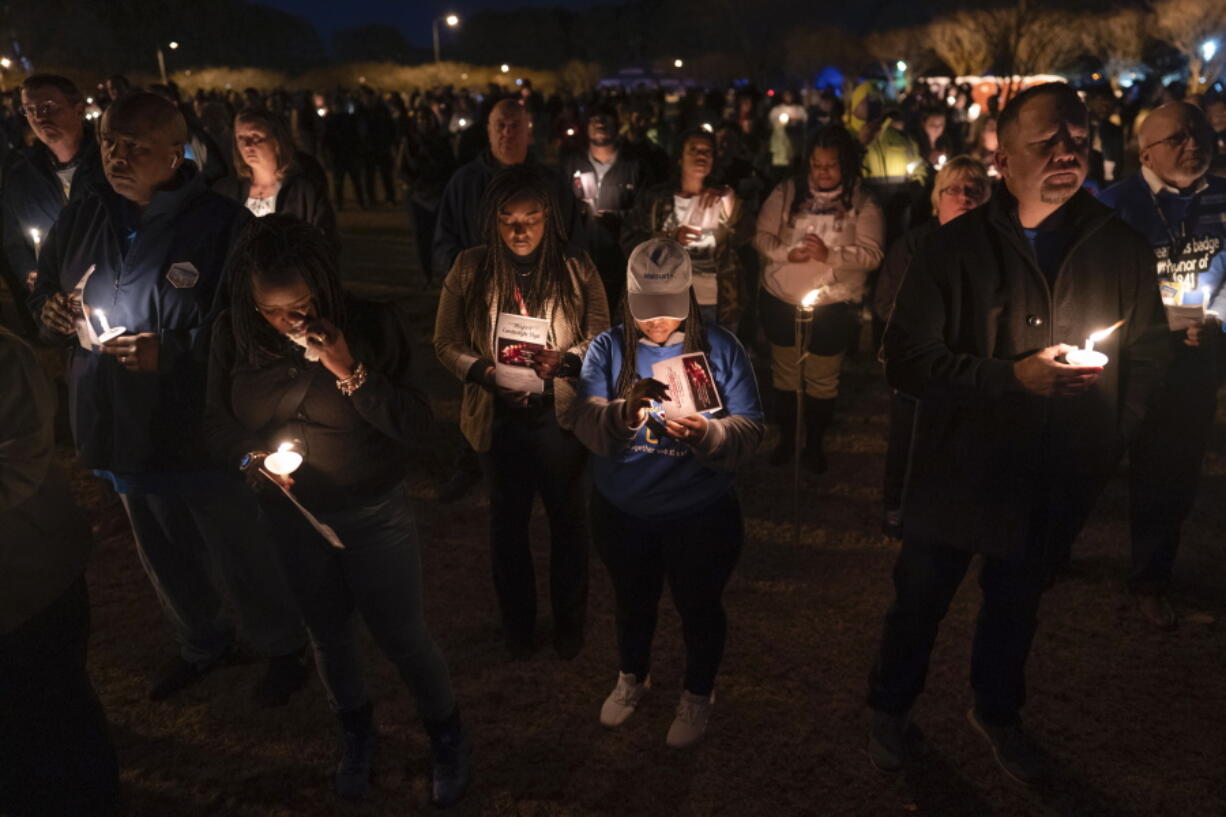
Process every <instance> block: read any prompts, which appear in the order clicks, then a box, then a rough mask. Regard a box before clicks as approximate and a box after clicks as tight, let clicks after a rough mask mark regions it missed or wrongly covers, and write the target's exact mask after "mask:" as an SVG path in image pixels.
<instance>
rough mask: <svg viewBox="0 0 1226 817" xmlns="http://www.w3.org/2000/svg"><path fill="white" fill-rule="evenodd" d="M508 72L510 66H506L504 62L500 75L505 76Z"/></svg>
mask: <svg viewBox="0 0 1226 817" xmlns="http://www.w3.org/2000/svg"><path fill="white" fill-rule="evenodd" d="M510 70H511V66H509V65H507V64H506V63H505V62H504V63H503V64H502V73H504V74H505V73H507V72H508V71H510Z"/></svg>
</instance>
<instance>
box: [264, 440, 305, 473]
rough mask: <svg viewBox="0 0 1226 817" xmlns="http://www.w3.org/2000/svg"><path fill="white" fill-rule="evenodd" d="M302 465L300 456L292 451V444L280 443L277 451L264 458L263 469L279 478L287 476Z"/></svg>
mask: <svg viewBox="0 0 1226 817" xmlns="http://www.w3.org/2000/svg"><path fill="white" fill-rule="evenodd" d="M300 465H302V455H301V454H299V453H298V452H297V451H295V450H294V444H293V443H281V445H280V446H278V447H277V450H276V451H274V452H273V453H271V454H269V455H268V456H267V457H265V458H264V468H265V469H267V470H268V471H269V472H270V473H273V474H276V475H277V476H279V477H284V476H288V475H289V474H292V473H294V472H295V471H297V470H298V466H300Z"/></svg>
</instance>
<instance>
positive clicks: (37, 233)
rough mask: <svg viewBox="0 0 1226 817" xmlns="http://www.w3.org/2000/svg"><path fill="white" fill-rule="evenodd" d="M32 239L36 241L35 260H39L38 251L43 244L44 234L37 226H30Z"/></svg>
mask: <svg viewBox="0 0 1226 817" xmlns="http://www.w3.org/2000/svg"><path fill="white" fill-rule="evenodd" d="M30 240H31V241H33V242H34V260H36V261H37V260H38V251H39V250H40V249H41V248H42V246H43V234H42V231H41V230H39V229H38V228H37V227H31V228H30Z"/></svg>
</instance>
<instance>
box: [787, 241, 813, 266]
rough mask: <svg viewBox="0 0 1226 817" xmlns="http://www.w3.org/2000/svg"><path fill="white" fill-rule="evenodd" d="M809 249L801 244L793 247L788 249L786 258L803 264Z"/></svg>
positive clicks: (794, 262)
mask: <svg viewBox="0 0 1226 817" xmlns="http://www.w3.org/2000/svg"><path fill="white" fill-rule="evenodd" d="M810 257H811V256H810V255H809V250H808V249H807V248H806V247H805V246H804V245H803V244H802V245H801V246H799V247H793V248H792V249H791V250H789V251H788V260H789V261H791V262H792V263H793V264H803V263H805V262H806V261H808V260H809V258H810Z"/></svg>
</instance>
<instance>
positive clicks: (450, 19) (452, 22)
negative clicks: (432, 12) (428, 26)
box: [434, 14, 460, 62]
mask: <svg viewBox="0 0 1226 817" xmlns="http://www.w3.org/2000/svg"><path fill="white" fill-rule="evenodd" d="M439 23H446V24H447V27H448V28H455V27H456V26H458V25H459V24H460V18H459V17H458V16H456V15H455V14H448V15H447V16H446V17H435V18H434V61H435V62H440V61H441V60H440V59H439V51H438V24H439Z"/></svg>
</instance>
